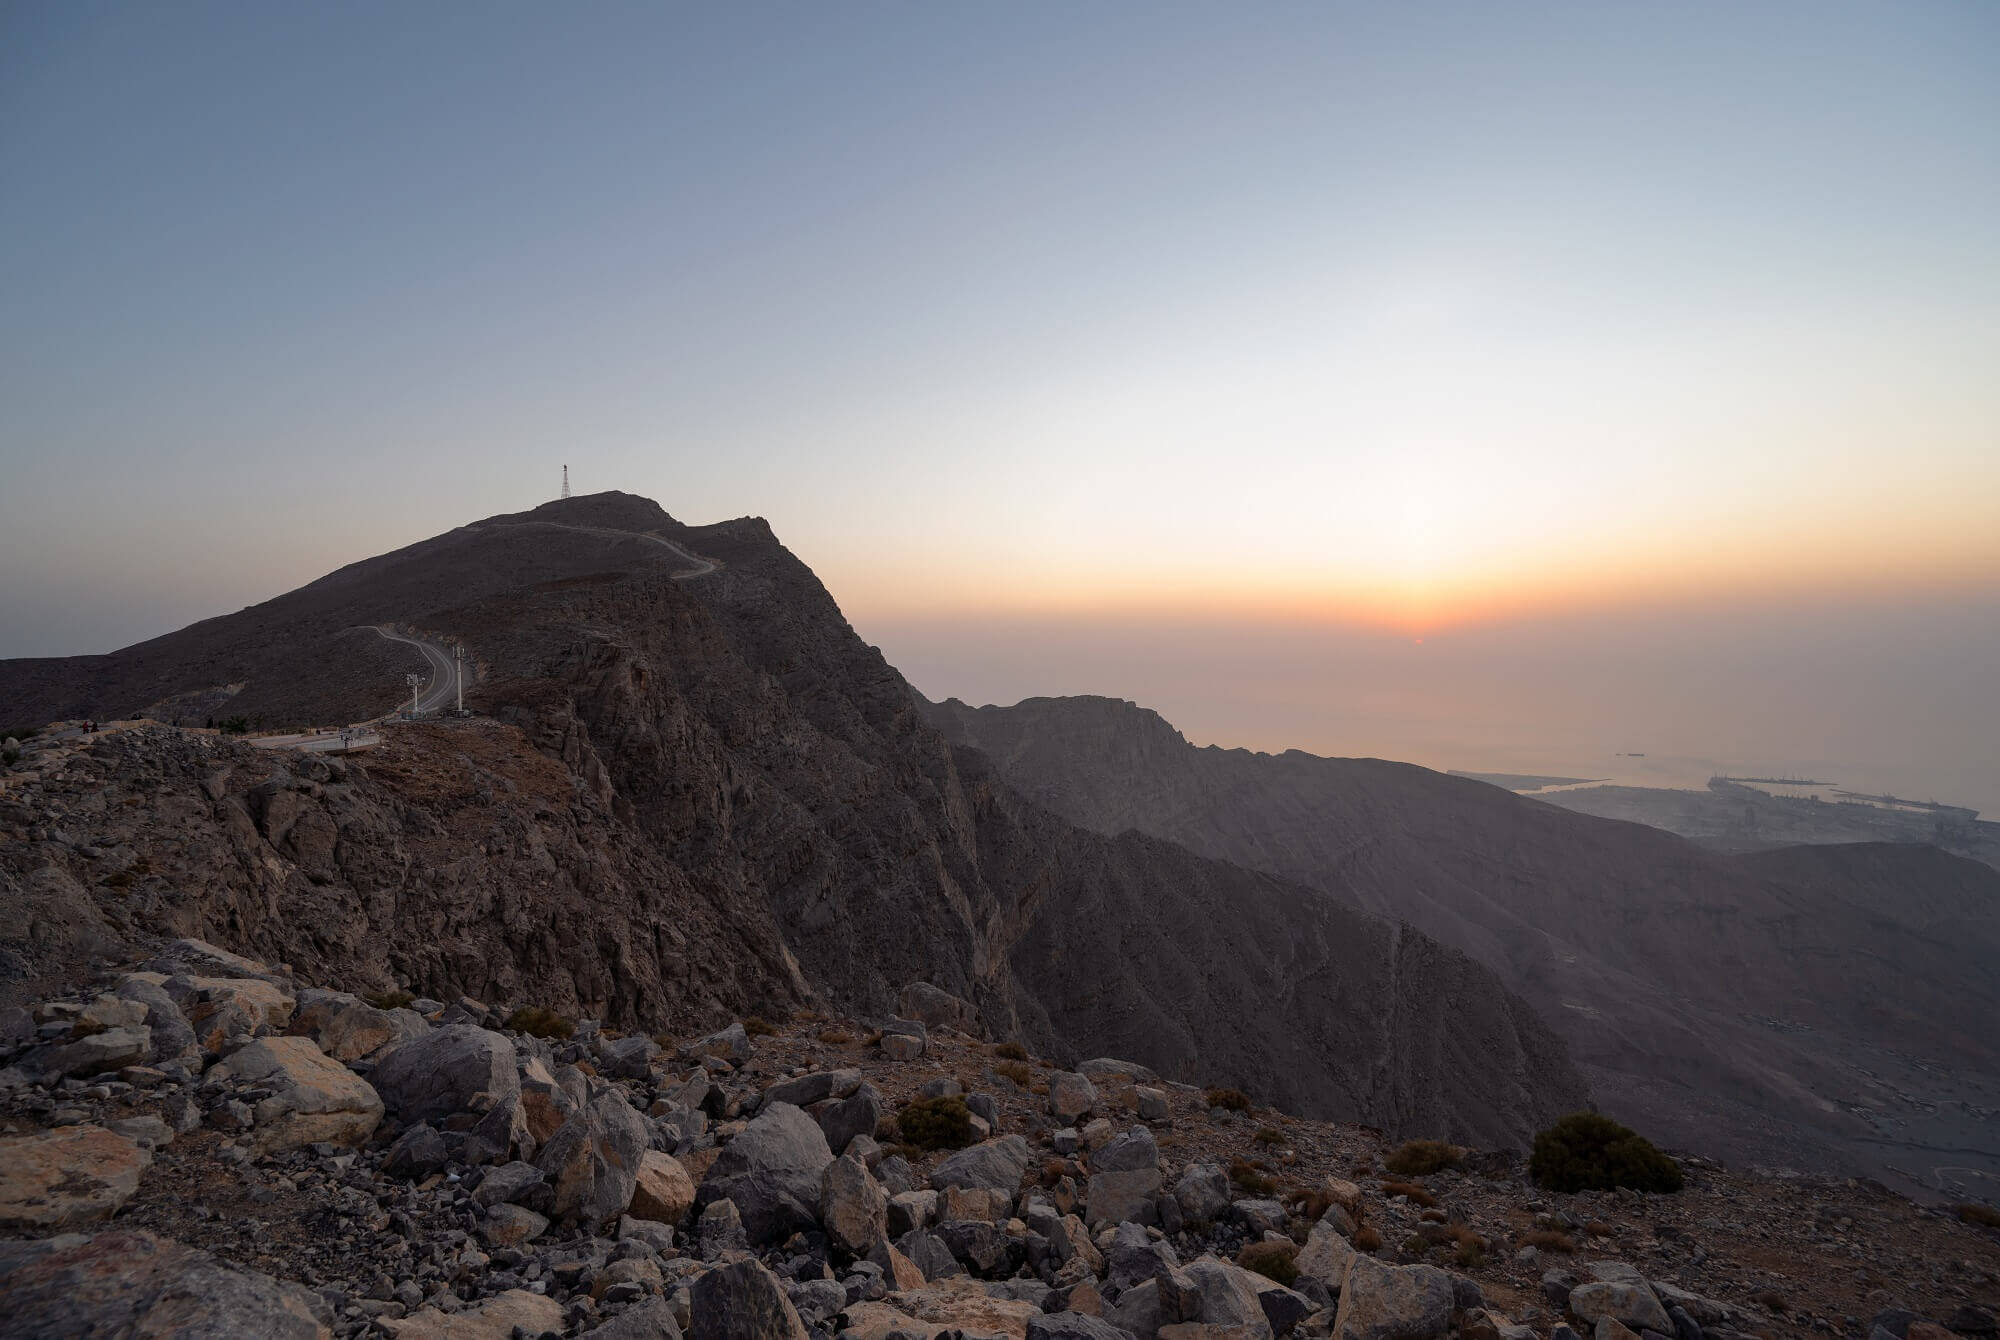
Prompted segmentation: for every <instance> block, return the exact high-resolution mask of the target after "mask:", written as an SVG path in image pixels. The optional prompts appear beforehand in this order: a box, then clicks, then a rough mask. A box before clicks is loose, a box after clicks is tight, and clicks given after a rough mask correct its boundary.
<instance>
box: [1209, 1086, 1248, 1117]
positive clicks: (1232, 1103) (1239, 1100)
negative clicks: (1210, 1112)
mask: <svg viewBox="0 0 2000 1340" xmlns="http://www.w3.org/2000/svg"><path fill="white" fill-rule="evenodd" d="M1203 1096H1204V1097H1206V1098H1207V1099H1208V1105H1209V1106H1210V1107H1219V1108H1221V1109H1223V1110H1224V1111H1225V1112H1248V1111H1249V1110H1250V1099H1249V1098H1248V1097H1247V1096H1245V1094H1244V1092H1243V1091H1242V1090H1241V1089H1210V1090H1209V1091H1208V1092H1207V1093H1206V1094H1205V1095H1203Z"/></svg>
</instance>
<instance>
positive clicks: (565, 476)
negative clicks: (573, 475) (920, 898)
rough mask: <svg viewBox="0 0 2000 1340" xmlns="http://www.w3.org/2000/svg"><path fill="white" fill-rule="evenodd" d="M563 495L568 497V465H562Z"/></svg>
mask: <svg viewBox="0 0 2000 1340" xmlns="http://www.w3.org/2000/svg"><path fill="white" fill-rule="evenodd" d="M563 497H565V498H567V497H569V467H568V466H567V465H565V466H564V467H563Z"/></svg>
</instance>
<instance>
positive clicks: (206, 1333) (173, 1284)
mask: <svg viewBox="0 0 2000 1340" xmlns="http://www.w3.org/2000/svg"><path fill="white" fill-rule="evenodd" d="M0 1298H4V1299H5V1300H6V1312H7V1321H6V1328H7V1332H8V1334H10V1335H22V1336H63V1335H130V1336H187V1337H190V1338H191V1340H192V1338H193V1337H222V1336H253V1335H254V1336H258V1337H260V1338H261V1340H323V1338H324V1337H326V1336H327V1335H329V1334H330V1332H329V1331H328V1330H327V1328H326V1327H325V1326H322V1325H321V1324H320V1323H319V1322H318V1321H317V1320H315V1319H314V1317H313V1311H312V1303H313V1299H312V1297H311V1295H309V1294H308V1293H307V1292H306V1291H305V1290H304V1289H303V1288H301V1287H299V1286H298V1285H296V1284H285V1283H280V1282H279V1281H277V1280H274V1279H272V1278H271V1277H270V1276H268V1275H260V1274H258V1273H256V1272H255V1271H250V1270H242V1269H239V1268H237V1267H235V1266H227V1265H224V1264H223V1263H222V1262H220V1261H218V1260H216V1259H215V1258H214V1257H212V1256H210V1255H208V1254H207V1253H206V1252H198V1251H193V1250H190V1249H189V1248H186V1247H183V1246H181V1245H180V1244H179V1243H177V1242H171V1241H168V1240H167V1239H165V1238H156V1237H154V1236H153V1235H152V1234H150V1233H130V1232H122V1231H115V1232H105V1233H97V1234H94V1235H92V1236H90V1237H83V1236H77V1235H66V1236H63V1237H59V1238H54V1239H50V1240H47V1241H42V1242H0ZM560 1315H561V1313H560V1309H558V1313H557V1316H558V1319H560Z"/></svg>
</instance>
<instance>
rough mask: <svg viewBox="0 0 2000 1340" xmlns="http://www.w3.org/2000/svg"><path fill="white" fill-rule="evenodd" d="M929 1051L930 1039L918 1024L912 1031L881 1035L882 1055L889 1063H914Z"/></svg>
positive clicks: (885, 1032) (886, 1032)
mask: <svg viewBox="0 0 2000 1340" xmlns="http://www.w3.org/2000/svg"><path fill="white" fill-rule="evenodd" d="M929 1049H930V1038H929V1036H928V1035H927V1034H926V1033H925V1032H924V1031H923V1025H921V1024H919V1025H917V1026H916V1028H915V1029H914V1030H913V1031H909V1032H895V1033H891V1032H888V1031H886V1030H885V1031H884V1032H883V1034H882V1055H883V1056H884V1057H886V1058H888V1059H889V1060H891V1061H914V1060H916V1059H917V1058H918V1057H920V1056H922V1055H923V1054H924V1053H925V1052H926V1051H928V1050H929Z"/></svg>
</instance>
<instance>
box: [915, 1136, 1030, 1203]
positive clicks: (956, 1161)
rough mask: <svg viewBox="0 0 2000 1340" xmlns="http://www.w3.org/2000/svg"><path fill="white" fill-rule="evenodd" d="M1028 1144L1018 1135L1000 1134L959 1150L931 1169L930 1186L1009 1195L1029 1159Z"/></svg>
mask: <svg viewBox="0 0 2000 1340" xmlns="http://www.w3.org/2000/svg"><path fill="white" fill-rule="evenodd" d="M1032 1157H1033V1156H1032V1154H1031V1153H1030V1151H1029V1149H1028V1142H1027V1140H1026V1139H1024V1138H1023V1137H1021V1136H1019V1135H1003V1136H1001V1137H1000V1138H999V1139H997V1140H987V1141H985V1142H983V1143H981V1144H976V1145H974V1146H972V1147H971V1148H970V1149H961V1150H959V1151H958V1152H957V1153H956V1154H953V1155H951V1156H950V1157H949V1158H947V1159H945V1160H944V1161H943V1162H942V1163H940V1164H938V1166H937V1167H936V1168H934V1169H932V1170H931V1186H932V1187H933V1188H935V1189H936V1190H939V1191H942V1190H944V1189H945V1188H946V1187H952V1186H965V1187H986V1188H989V1189H990V1190H993V1191H1004V1192H1006V1193H1007V1194H1008V1195H1010V1196H1011V1195H1013V1194H1014V1193H1015V1192H1016V1191H1017V1190H1019V1189H1020V1186H1021V1175H1022V1174H1023V1173H1025V1172H1027V1171H1028V1164H1029V1162H1030V1160H1031V1158H1032Z"/></svg>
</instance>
